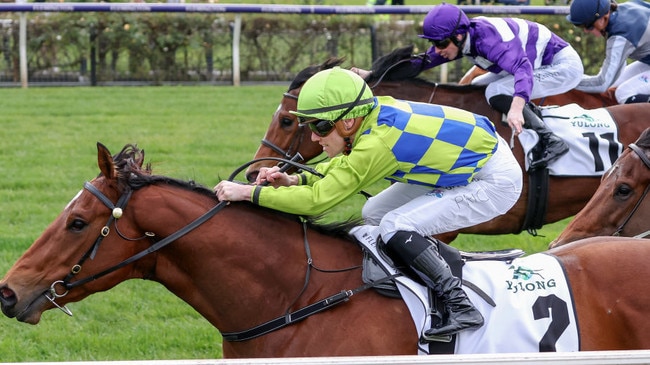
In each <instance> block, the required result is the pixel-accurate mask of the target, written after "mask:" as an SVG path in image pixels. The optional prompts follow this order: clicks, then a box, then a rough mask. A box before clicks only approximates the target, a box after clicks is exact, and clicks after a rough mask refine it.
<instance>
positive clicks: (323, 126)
mask: <svg viewBox="0 0 650 365" xmlns="http://www.w3.org/2000/svg"><path fill="white" fill-rule="evenodd" d="M298 120H299V121H300V124H306V125H307V126H308V127H309V130H311V131H312V132H314V134H316V135H317V136H319V137H327V136H329V134H330V133H332V131H333V130H334V122H332V121H331V120H325V119H311V120H306V119H305V118H304V117H299V118H298Z"/></svg>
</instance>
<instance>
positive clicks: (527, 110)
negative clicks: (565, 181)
mask: <svg viewBox="0 0 650 365" xmlns="http://www.w3.org/2000/svg"><path fill="white" fill-rule="evenodd" d="M489 102H490V105H491V106H492V107H493V108H494V109H496V110H498V111H500V112H501V113H504V114H507V113H508V112H509V111H510V104H512V96H509V95H495V96H493V97H491V98H490V101H489ZM522 113H523V117H524V128H528V129H532V130H534V131H535V132H536V133H537V134H538V135H539V139H540V143H541V146H542V149H543V151H542V157H541V158H540V159H538V160H535V161H531V162H530V168H531V169H532V170H535V169H538V168H544V167H546V166H547V165H548V164H549V163H550V162H552V161H554V160H556V159H557V158H559V157H560V156H562V155H564V154H565V153H567V152H569V146H568V145H567V144H566V143H565V142H564V141H563V140H562V139H561V138H560V137H558V136H557V135H556V134H554V133H553V131H551V130H550V129H549V128H548V127H547V126H546V124H544V121H542V119H541V118H540V117H539V115H537V113H535V111H533V109H532V108H531V106H530V105H529V104H526V106H525V107H524V109H523V110H522Z"/></svg>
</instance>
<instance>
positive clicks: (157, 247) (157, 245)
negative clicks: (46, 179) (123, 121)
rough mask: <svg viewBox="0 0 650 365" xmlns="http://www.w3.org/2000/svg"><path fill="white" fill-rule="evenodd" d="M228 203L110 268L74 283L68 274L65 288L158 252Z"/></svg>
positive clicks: (70, 287)
mask: <svg viewBox="0 0 650 365" xmlns="http://www.w3.org/2000/svg"><path fill="white" fill-rule="evenodd" d="M88 186H92V185H91V184H89V183H86V185H85V187H86V189H88ZM93 187H94V186H93ZM88 190H89V191H90V192H91V193H92V194H93V195H95V196H96V197H97V198H98V199H99V200H101V201H102V202H105V201H106V200H108V198H106V196H105V195H104V194H102V192H101V191H99V190H98V189H88ZM129 196H130V194H129ZM102 197H103V198H102ZM108 201H109V202H110V200H108ZM227 203H228V202H226V201H222V202H219V203H218V204H217V205H215V206H214V207H212V208H211V209H210V210H208V211H207V212H205V213H204V214H203V215H201V216H200V217H198V218H197V219H195V220H194V221H192V222H190V223H189V224H188V225H186V226H184V227H183V228H181V229H179V230H178V231H176V232H174V233H172V234H171V235H169V236H167V237H165V238H163V239H162V240H160V241H158V242H156V243H155V244H153V245H151V246H150V247H149V248H147V249H146V250H143V251H141V252H139V253H137V254H135V255H133V256H131V257H129V258H128V259H126V260H124V261H122V262H120V263H118V264H117V265H115V266H112V267H109V268H108V269H106V270H104V271H101V272H99V273H97V274H94V275H91V276H88V277H86V278H84V279H80V280H77V281H74V282H72V283H71V282H69V279H70V278H71V276H72V275H68V277H66V280H65V281H64V283H63V284H64V286H65V288H66V289H67V290H70V289H72V288H74V287H77V286H80V285H83V284H86V283H88V282H90V281H93V280H96V279H98V278H100V277H102V276H105V275H107V274H110V273H112V272H113V271H115V270H118V269H120V268H122V267H124V266H126V265H129V264H131V263H133V262H135V261H137V260H139V259H141V258H142V257H144V256H146V255H148V254H150V253H153V252H156V251H158V250H160V249H161V248H163V247H165V246H167V245H168V244H170V243H172V242H174V241H176V240H177V239H179V238H181V237H182V236H184V235H186V234H187V233H189V232H191V231H192V230H194V229H195V228H196V227H198V226H200V225H201V224H203V223H205V222H206V221H207V220H208V219H210V218H212V217H213V216H214V215H215V214H217V212H219V211H220V210H221V209H223V208H224V207H225V206H226V205H227Z"/></svg>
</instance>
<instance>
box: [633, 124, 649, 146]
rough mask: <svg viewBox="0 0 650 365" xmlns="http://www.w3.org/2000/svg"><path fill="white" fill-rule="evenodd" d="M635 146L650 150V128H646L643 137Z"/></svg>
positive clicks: (641, 136)
mask: <svg viewBox="0 0 650 365" xmlns="http://www.w3.org/2000/svg"><path fill="white" fill-rule="evenodd" d="M635 144H636V145H637V146H639V147H641V148H643V149H648V148H650V128H646V129H645V130H644V131H643V132H641V135H640V136H639V138H638V139H637V140H636V143H635Z"/></svg>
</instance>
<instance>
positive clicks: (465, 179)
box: [214, 67, 522, 338]
mask: <svg viewBox="0 0 650 365" xmlns="http://www.w3.org/2000/svg"><path fill="white" fill-rule="evenodd" d="M297 109H298V110H297V111H295V112H292V113H293V114H295V115H297V116H298V117H299V119H300V121H301V123H302V124H303V125H306V126H308V127H309V128H310V129H311V131H312V135H311V138H312V140H314V141H317V142H318V143H319V144H320V145H321V146H323V151H325V153H326V154H327V155H328V156H329V157H330V158H331V159H330V160H329V161H328V162H324V163H320V164H318V165H317V166H316V170H317V171H318V172H320V173H321V174H322V175H323V176H324V177H322V178H321V177H318V176H314V175H305V174H304V173H302V174H293V175H288V174H286V173H283V172H280V171H278V170H279V169H278V167H273V168H262V169H261V171H260V173H259V175H258V177H257V181H256V182H255V185H241V184H237V183H233V182H229V181H221V182H220V183H219V184H218V185H217V186H216V187H215V188H214V190H215V192H216V194H217V197H218V198H219V199H220V200H221V201H240V200H244V201H251V202H253V203H254V204H258V205H261V206H265V207H269V208H273V209H277V210H280V211H283V212H288V213H292V214H299V215H317V214H321V213H323V212H325V211H326V210H328V209H330V208H333V207H334V206H336V205H337V204H340V203H341V202H343V201H344V200H346V199H348V198H349V197H351V196H353V195H354V194H356V193H358V192H359V191H361V190H363V189H365V188H368V187H369V186H370V185H372V184H374V183H376V182H377V181H380V180H381V179H387V180H390V181H394V182H395V183H394V184H392V185H390V187H388V188H387V189H385V190H384V191H382V192H381V193H379V194H378V195H376V196H374V197H372V198H370V199H369V200H368V201H367V202H366V204H365V205H364V207H363V209H362V216H363V218H364V220H365V222H366V223H367V224H371V225H378V226H379V227H380V229H379V230H380V232H381V233H380V234H381V236H380V237H379V239H380V240H379V241H380V242H381V243H382V245H385V247H386V251H387V252H388V253H389V254H390V255H391V256H392V257H393V258H394V259H395V260H396V261H398V262H401V263H404V264H405V265H407V266H408V267H410V268H411V269H413V271H414V272H415V273H417V275H418V276H419V277H421V278H422V280H423V281H424V282H425V283H426V284H427V285H428V286H430V287H431V288H432V289H433V290H434V292H435V293H436V294H437V295H439V296H440V297H441V298H442V300H443V301H444V303H445V307H446V308H447V310H448V312H449V317H448V319H447V320H446V321H444V322H443V323H442V324H441V326H440V327H435V328H431V329H429V330H427V331H426V332H425V336H424V337H425V338H431V337H435V336H441V335H448V334H452V333H456V332H458V331H460V330H464V329H474V328H477V327H480V326H481V325H482V324H483V317H482V316H481V314H480V312H478V311H477V310H476V309H475V308H474V306H473V304H472V303H471V302H470V300H469V298H468V297H467V295H466V293H465V292H464V291H463V289H462V287H461V281H460V279H458V278H456V277H455V276H453V274H452V273H451V270H450V269H449V266H448V265H447V263H446V262H445V261H444V259H443V258H442V257H441V256H440V254H439V253H438V249H437V246H436V245H433V244H431V242H430V241H429V240H428V239H426V238H425V237H428V236H431V235H434V234H439V233H444V232H449V231H454V230H458V229H461V228H465V227H469V226H473V225H476V224H479V223H483V222H486V221H489V220H491V219H493V218H495V217H497V216H499V215H501V214H504V213H506V212H507V211H508V210H509V209H510V208H511V207H512V206H513V205H514V204H515V202H516V201H517V200H518V199H519V195H520V193H521V186H522V172H521V168H520V167H519V164H518V163H517V161H516V160H515V158H514V156H513V155H512V152H511V151H510V148H509V147H508V144H507V143H506V142H505V141H504V140H503V139H502V138H501V137H500V136H499V135H498V134H497V133H496V130H495V127H494V124H492V122H490V120H489V119H488V118H487V117H484V116H481V115H476V114H473V113H470V112H468V111H464V110H461V109H457V108H452V107H446V106H440V105H435V104H426V103H416V102H410V101H403V100H396V99H394V98H392V97H388V96H379V97H374V96H373V93H372V91H371V90H370V88H369V87H368V85H367V84H366V83H365V81H364V80H363V79H362V78H361V77H360V76H359V75H357V74H356V73H354V72H352V71H349V70H345V69H341V68H339V67H335V68H332V69H328V70H324V71H320V72H318V73H316V74H315V75H314V76H312V77H311V78H310V79H309V80H307V82H306V83H305V84H304V86H303V87H302V90H301V92H300V96H299V97H298V105H297ZM263 182H268V183H270V185H271V186H263V185H262V183H263Z"/></svg>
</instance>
